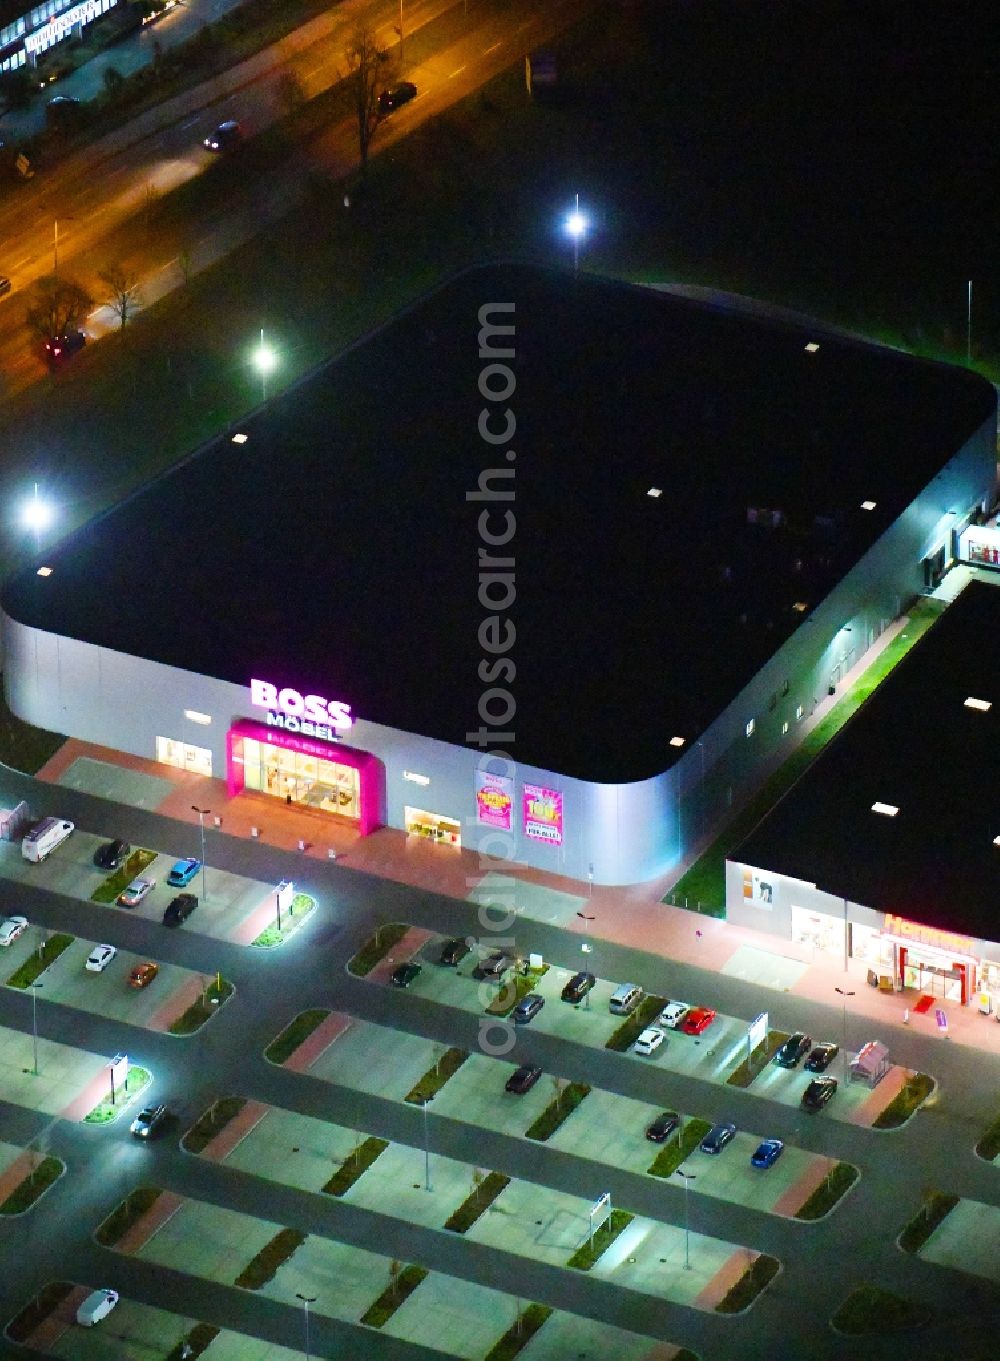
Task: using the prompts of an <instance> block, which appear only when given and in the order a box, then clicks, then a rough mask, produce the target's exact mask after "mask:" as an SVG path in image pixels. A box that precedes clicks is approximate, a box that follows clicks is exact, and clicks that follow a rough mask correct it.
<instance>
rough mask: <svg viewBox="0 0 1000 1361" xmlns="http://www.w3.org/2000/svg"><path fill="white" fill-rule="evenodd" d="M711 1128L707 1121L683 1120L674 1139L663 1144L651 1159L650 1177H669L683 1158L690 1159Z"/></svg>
mask: <svg viewBox="0 0 1000 1361" xmlns="http://www.w3.org/2000/svg"><path fill="white" fill-rule="evenodd" d="M711 1128H712V1126H711V1124H710V1123H709V1121H708V1120H698V1119H691V1120H685V1122H684V1124H683V1126H682V1127H681V1129H680V1130H679V1131H678V1133H677V1134H676V1135H675V1136H674V1138H673V1139H671V1140H670V1142H669V1143H667V1144H664V1145H663V1147H662V1148H661V1149H660V1151H659V1153H657V1155H656V1157H655V1158H654V1159H653V1164H652V1166H651V1167H650V1169H649V1174H650V1176H652V1177H669V1176H671V1175H672V1174H673V1173H674V1172H676V1171H677V1169H678V1167H680V1166H681V1164H682V1163H683V1162H684V1160H685V1158H688V1157H690V1155H691V1154H692V1153H693V1152H694V1151H695V1149H696V1148H697V1147H698V1145H699V1144H700V1143H701V1141H702V1139H704V1137H705V1135H706V1134H707V1133H708V1131H709V1130H710V1129H711Z"/></svg>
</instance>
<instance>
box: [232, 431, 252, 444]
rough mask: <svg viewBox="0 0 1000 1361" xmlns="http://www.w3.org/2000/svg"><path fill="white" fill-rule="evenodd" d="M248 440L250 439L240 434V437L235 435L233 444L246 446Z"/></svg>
mask: <svg viewBox="0 0 1000 1361" xmlns="http://www.w3.org/2000/svg"><path fill="white" fill-rule="evenodd" d="M248 438H249V436H247V435H244V434H242V433H240V434H239V435H234V436H233V443H234V444H246V442H247V439H248Z"/></svg>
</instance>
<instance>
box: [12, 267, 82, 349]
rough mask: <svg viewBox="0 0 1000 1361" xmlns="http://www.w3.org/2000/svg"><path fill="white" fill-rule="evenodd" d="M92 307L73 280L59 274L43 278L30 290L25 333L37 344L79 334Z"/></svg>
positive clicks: (80, 287) (47, 275) (80, 286)
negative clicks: (50, 339)
mask: <svg viewBox="0 0 1000 1361" xmlns="http://www.w3.org/2000/svg"><path fill="white" fill-rule="evenodd" d="M93 305H94V300H93V298H92V297H91V296H90V294H89V293H88V292H87V290H86V289H85V288H84V287H83V286H82V285H81V284H78V283H76V281H75V280H73V279H67V278H65V276H62V275H59V274H45V275H43V276H42V278H40V279H38V280H37V281H36V283H35V287H34V289H33V290H32V296H31V304H30V306H29V307H28V312H27V317H26V321H27V323H28V329H29V330H30V331H32V332H33V333H34V334H35V335H36V336H38V337H39V339H40V340H48V338H49V337H50V336H62V335H66V334H67V333H68V332H70V331H78V330H79V329H80V323H81V321H83V319H84V317H85V316H86V315H87V313H88V312H89V311H90V309H91V308H92V307H93Z"/></svg>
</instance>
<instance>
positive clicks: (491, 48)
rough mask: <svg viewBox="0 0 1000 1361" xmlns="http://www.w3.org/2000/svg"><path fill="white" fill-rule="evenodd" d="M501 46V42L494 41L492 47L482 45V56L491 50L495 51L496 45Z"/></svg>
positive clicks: (487, 54)
mask: <svg viewBox="0 0 1000 1361" xmlns="http://www.w3.org/2000/svg"><path fill="white" fill-rule="evenodd" d="M502 46H503V43H502V42H499V43H494V44H493V46H492V47H484V48H483V56H484V57H486V56H489V54H490V53H491V52H495V51H496V50H497V48H498V47H502Z"/></svg>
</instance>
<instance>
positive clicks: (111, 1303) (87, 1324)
mask: <svg viewBox="0 0 1000 1361" xmlns="http://www.w3.org/2000/svg"><path fill="white" fill-rule="evenodd" d="M117 1303H118V1291H117V1290H92V1291H91V1292H90V1294H89V1295H88V1296H87V1298H86V1299H85V1300H84V1301H83V1303H82V1304H81V1305H80V1307H79V1308H78V1309H77V1311H76V1321H77V1323H79V1324H80V1325H81V1327H83V1328H92V1327H93V1326H94V1324H95V1323H100V1321H101V1319H102V1318H107V1316H108V1315H109V1314H110V1313H111V1311H112V1309H113V1308H114V1307H115V1305H116V1304H117Z"/></svg>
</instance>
